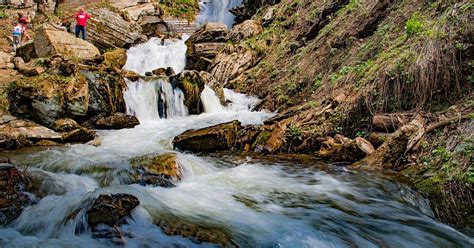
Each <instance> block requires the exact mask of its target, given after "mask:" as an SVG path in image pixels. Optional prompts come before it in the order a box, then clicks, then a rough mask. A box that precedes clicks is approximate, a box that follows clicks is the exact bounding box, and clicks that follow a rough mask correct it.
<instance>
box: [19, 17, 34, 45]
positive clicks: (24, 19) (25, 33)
mask: <svg viewBox="0 0 474 248" xmlns="http://www.w3.org/2000/svg"><path fill="white" fill-rule="evenodd" d="M18 23H19V24H20V25H21V26H22V27H23V35H22V37H23V36H24V37H26V39H27V40H26V41H29V40H31V37H30V35H29V34H28V24H29V23H30V21H29V20H28V18H27V17H26V16H25V15H24V14H23V12H19V13H18Z"/></svg>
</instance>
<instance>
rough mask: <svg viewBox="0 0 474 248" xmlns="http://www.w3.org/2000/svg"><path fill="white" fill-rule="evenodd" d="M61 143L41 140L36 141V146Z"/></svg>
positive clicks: (58, 144)
mask: <svg viewBox="0 0 474 248" xmlns="http://www.w3.org/2000/svg"><path fill="white" fill-rule="evenodd" d="M60 145H61V144H60V143H57V142H54V141H52V140H40V141H38V142H36V143H35V146H60Z"/></svg>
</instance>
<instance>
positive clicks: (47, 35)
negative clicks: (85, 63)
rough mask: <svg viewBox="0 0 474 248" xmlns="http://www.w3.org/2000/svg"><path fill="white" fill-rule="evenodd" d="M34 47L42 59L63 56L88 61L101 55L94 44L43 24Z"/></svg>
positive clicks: (37, 32) (38, 30) (38, 31)
mask: <svg viewBox="0 0 474 248" xmlns="http://www.w3.org/2000/svg"><path fill="white" fill-rule="evenodd" d="M34 46H35V50H36V54H37V55H38V57H41V58H46V57H51V56H54V55H57V54H61V55H63V56H65V57H68V58H81V59H86V58H93V57H94V56H97V55H100V52H99V50H98V49H97V48H96V47H95V46H94V45H93V44H91V43H89V42H87V41H85V40H82V39H77V38H76V37H75V36H73V35H71V34H69V33H68V32H66V31H62V30H58V29H56V28H54V27H52V26H50V25H48V24H43V25H42V26H41V27H40V28H38V29H37V30H36V34H35V39H34Z"/></svg>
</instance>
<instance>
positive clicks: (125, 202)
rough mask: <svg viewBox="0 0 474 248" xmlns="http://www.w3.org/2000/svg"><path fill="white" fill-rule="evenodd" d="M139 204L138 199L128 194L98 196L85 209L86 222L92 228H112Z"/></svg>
mask: <svg viewBox="0 0 474 248" xmlns="http://www.w3.org/2000/svg"><path fill="white" fill-rule="evenodd" d="M139 204H140V201H139V200H138V198H137V197H135V196H133V195H129V194H113V195H100V196H99V197H98V198H97V199H96V200H95V201H94V203H93V204H92V206H91V207H90V208H89V209H87V222H88V223H89V225H90V226H92V227H95V226H97V225H99V224H106V225H109V226H114V225H116V224H117V222H118V221H119V220H120V219H122V218H124V217H126V216H128V215H130V213H131V212H132V210H133V209H134V208H135V207H136V206H138V205H139Z"/></svg>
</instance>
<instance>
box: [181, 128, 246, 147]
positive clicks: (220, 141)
mask: <svg viewBox="0 0 474 248" xmlns="http://www.w3.org/2000/svg"><path fill="white" fill-rule="evenodd" d="M240 130H242V126H241V123H240V122H239V121H233V122H229V123H224V124H219V125H216V126H212V127H208V128H203V129H198V130H189V131H186V132H184V133H182V134H181V135H178V136H177V137H176V138H175V139H174V140H173V146H174V147H175V148H178V149H180V150H185V151H192V152H215V151H222V150H229V149H231V148H232V147H233V146H234V144H235V142H236V140H237V134H238V132H239V131H240Z"/></svg>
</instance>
